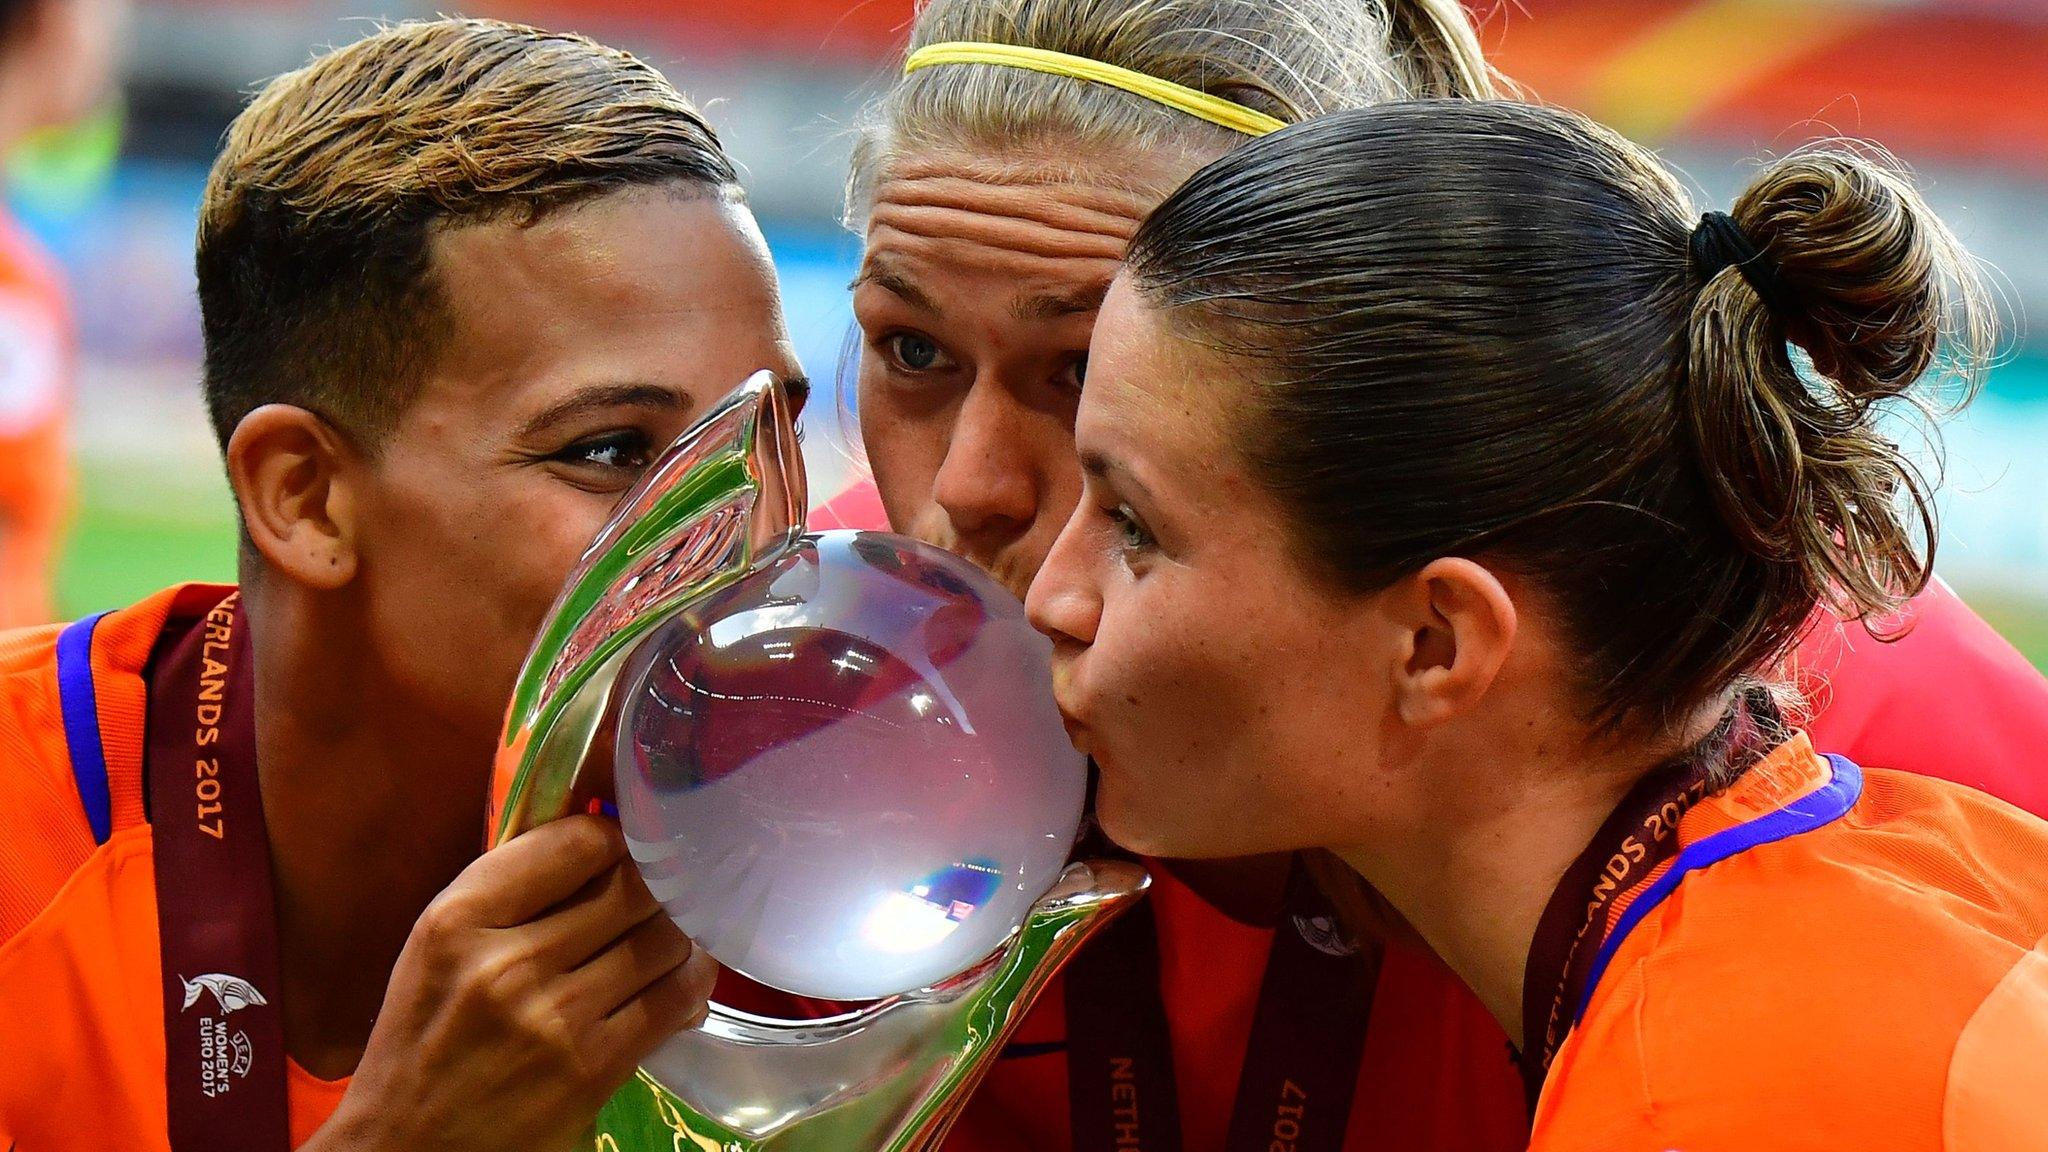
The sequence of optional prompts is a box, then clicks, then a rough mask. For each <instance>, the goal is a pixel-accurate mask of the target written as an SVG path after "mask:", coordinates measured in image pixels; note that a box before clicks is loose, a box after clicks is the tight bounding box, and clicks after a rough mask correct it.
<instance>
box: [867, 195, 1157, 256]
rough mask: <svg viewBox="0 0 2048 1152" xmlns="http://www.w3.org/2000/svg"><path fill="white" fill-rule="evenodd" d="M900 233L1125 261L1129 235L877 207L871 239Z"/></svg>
mask: <svg viewBox="0 0 2048 1152" xmlns="http://www.w3.org/2000/svg"><path fill="white" fill-rule="evenodd" d="M885 231H888V232H897V233H900V234H902V235H903V236H904V237H905V238H906V240H907V241H912V242H914V241H926V242H928V243H931V244H947V243H954V242H963V241H964V242H966V243H970V244H976V245H981V246H984V247H989V248H999V249H1004V250H1007V251H1011V252H1016V253H1019V254H1021V255H1025V256H1043V257H1050V258H1053V259H1077V258H1078V259H1095V260H1107V261H1111V262H1113V263H1122V261H1123V257H1124V250H1125V248H1126V247H1127V246H1128V241H1129V235H1128V234H1127V233H1124V232H1121V231H1118V232H1096V231H1091V230H1087V229H1074V228H1065V227H1061V226H1059V225H1056V224H1045V223H1042V222H1039V221H1035V220H1025V219H1019V218H1016V217H1006V216H996V215H991V214H989V213H986V212H978V211H974V210H971V209H965V210H963V209H950V208H903V207H898V208H893V209H890V210H888V211H883V210H881V209H877V210H876V212H875V214H874V216H873V217H872V218H871V220H870V222H869V228H868V242H869V245H870V246H873V245H874V243H875V242H876V240H877V239H878V233H881V232H885Z"/></svg>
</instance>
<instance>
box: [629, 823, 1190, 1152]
mask: <svg viewBox="0 0 2048 1152" xmlns="http://www.w3.org/2000/svg"><path fill="white" fill-rule="evenodd" d="M1150 884H1151V878H1150V877H1149V876H1147V875H1146V874H1145V871H1144V869H1142V868H1140V867H1139V866H1137V865H1136V864H1133V863H1129V862H1126V861H1121V860H1093V861H1087V862H1084V863H1076V864H1071V865H1069V866H1068V867H1067V871H1066V873H1065V874H1064V875H1063V876H1061V877H1060V880H1059V882H1058V883H1057V884H1055V885H1054V886H1053V887H1052V889H1051V890H1050V891H1048V892H1047V893H1046V894H1045V895H1044V896H1043V897H1041V898H1040V899H1039V901H1038V902H1037V903H1036V904H1034V905H1033V906H1032V909H1031V914H1030V916H1029V917H1028V918H1027V919H1026V921H1025V923H1024V926H1023V927H1022V928H1020V929H1019V930H1018V931H1017V933H1016V934H1015V935H1013V936H1012V937H1011V938H1010V940H1009V941H1008V942H1007V943H1006V944H1004V945H1003V947H1002V948H1001V949H999V950H998V951H997V952H996V953H995V954H994V955H992V956H990V957H989V958H988V959H987V960H985V961H983V962H982V963H981V964H979V965H976V966H975V967H974V968H973V969H971V970H969V971H967V972H965V973H962V974H961V975H959V976H956V977H954V978H953V979H951V980H948V981H947V982H945V983H944V984H940V985H938V986H937V987H933V988H927V989H924V990H922V991H918V992H912V993H908V994H905V995H902V996H895V997H891V998H890V999H887V1000H884V1001H882V1002H880V1003H878V1004H875V1005H872V1006H870V1007H867V1008H864V1009H861V1010H860V1011H857V1012H851V1013H847V1014H845V1015H841V1016H834V1017H830V1018H827V1019H823V1020H807V1021H795V1020H770V1019H766V1018H763V1017H759V1016H753V1015H749V1014H747V1013H744V1012H738V1011H734V1010H733V1009H730V1008H726V1007H724V1006H722V1005H719V1004H713V1005H712V1006H711V1014H710V1016H709V1018H708V1019H706V1020H705V1022H704V1024H703V1025H702V1026H701V1027H699V1028H695V1029H691V1030H690V1031H687V1032H682V1033H679V1034H677V1035H676V1036H675V1037H674V1038H672V1039H671V1040H669V1041H668V1043H666V1044H664V1045H663V1046H662V1047H661V1049H660V1050H659V1051H657V1052H656V1053H655V1054H654V1055H653V1056H652V1057H650V1058H649V1059H647V1060H646V1061H645V1062H644V1063H643V1064H642V1065H641V1068H640V1072H639V1074H638V1076H637V1077H636V1078H635V1079H634V1080H633V1081H632V1082H631V1083H629V1084H627V1085H626V1087H625V1088H624V1089H622V1090H621V1091H620V1092H619V1093H618V1094H617V1095H616V1096H614V1097H613V1098H612V1099H611V1101H610V1102H609V1103H608V1104H606V1105H605V1107H604V1111H603V1112H601V1113H600V1114H599V1116H598V1122H597V1129H596V1132H595V1147H596V1148H598V1149H600V1150H607V1152H641V1150H652V1149H657V1148H658V1149H671V1148H676V1149H701V1150H703V1152H928V1150H930V1149H935V1148H937V1147H938V1144H939V1141H940V1140H942V1139H943V1138H944V1137H945V1134H946V1131H947V1130H948V1129H949V1128H951V1127H952V1125H953V1121H954V1120H955V1119H956V1118H958V1116H959V1114H960V1110H961V1109H962V1108H963V1107H965V1106H966V1103H967V1099H968V1096H969V1095H970V1094H971V1093H972V1092H973V1090H974V1087H975V1085H976V1084H977V1083H979V1082H980V1080H981V1078H982V1076H983V1075H985V1074H986V1073H987V1072H988V1069H989V1068H990V1066H991V1065H992V1064H993V1063H994V1061H995V1058H996V1056H997V1055H998V1054H1000V1053H1001V1052H1002V1049H1003V1045H1004V1043H1005V1042H1006V1041H1007V1040H1008V1039H1009V1037H1010V1034H1011V1033H1012V1032H1014V1031H1015V1030H1016V1027H1017V1025H1018V1024H1019V1023H1021V1022H1022V1020H1023V1018H1024V1015H1025V1013H1026V1012H1028V1011H1029V1010H1030V1008H1031V1005H1032V1003H1033V1002H1034V1001H1036V1000H1037V999H1038V996H1039V994H1040V993H1041V992H1043V991H1044V990H1045V987H1046V985H1047V984H1049V983H1050V982H1051V981H1052V978H1053V976H1054V975H1056V974H1057V973H1058V972H1059V970H1060V968H1061V967H1062V966H1064V965H1065V964H1066V962H1067V960H1068V959H1069V958H1071V957H1072V956H1073V954H1074V952H1075V950H1076V949H1078V948H1079V947H1080V946H1081V945H1082V944H1083V943H1085V942H1086V941H1087V940H1088V939H1089V938H1090V937H1092V936H1093V935H1094V934H1095V933H1097V932H1099V931H1100V930H1101V929H1102V928H1103V927H1105V926H1106V925H1108V924H1109V922H1110V921H1111V920H1113V919H1114V918H1115V917H1116V915H1117V914H1118V913H1120V912H1122V911H1123V910H1125V909H1126V908H1128V907H1130V906H1131V905H1132V904H1133V903H1135V902H1136V901H1137V900H1138V899H1139V898H1140V897H1142V896H1143V895H1144V893H1145V890H1146V888H1147V887H1148V886H1150Z"/></svg>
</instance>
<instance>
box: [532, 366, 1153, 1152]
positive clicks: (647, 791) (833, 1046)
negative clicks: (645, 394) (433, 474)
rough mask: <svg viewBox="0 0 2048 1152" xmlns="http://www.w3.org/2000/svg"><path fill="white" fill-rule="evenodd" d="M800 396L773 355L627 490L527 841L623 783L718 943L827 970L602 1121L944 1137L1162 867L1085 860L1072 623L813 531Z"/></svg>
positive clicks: (785, 976) (970, 569) (687, 900)
mask: <svg viewBox="0 0 2048 1152" xmlns="http://www.w3.org/2000/svg"><path fill="white" fill-rule="evenodd" d="M804 505H805V495H804V477H803V470H802V463H801V458H800V456H799V455H798V453H797V451H796V444H795V432H794V427H793V424H792V421H791V417H790V414H789V412H788V410H787V407H786V405H785V404H784V403H783V401H782V391H781V389H780V388H779V387H778V386H777V385H776V384H775V382H774V380H773V379H772V378H771V377H769V376H768V375H767V374H765V373H763V374H759V375H757V376H755V377H754V378H753V379H751V380H749V381H748V382H747V384H746V385H744V386H742V387H741V388H740V389H739V390H738V391H736V392H735V393H733V395H732V396H730V397H728V398H727V399H726V400H725V401H724V402H723V403H721V404H720V405H719V406H718V407H717V408H716V409H715V410H713V411H712V412H711V413H710V414H709V415H707V416H706V417H705V418H704V419H703V420H701V421H700V422H699V423H698V424H697V426H696V427H694V428H692V429H691V430H690V431H689V432H687V433H685V434H684V436H683V437H682V438H681V439H680V440H678V441H677V442H676V444H675V446H674V447H672V448H670V449H669V451H668V452H667V453H665V454H664V455H663V457H662V459H661V460H659V461H657V462H656V464H655V465H654V467H653V468H651V469H650V470H649V473H648V475H647V476H646V477H645V478H644V479H643V480H642V481H641V482H640V483H639V484H638V485H637V486H636V487H635V488H634V489H633V491H632V492H629V493H628V494H627V495H626V497H625V498H624V499H623V500H622V501H621V503H620V508H619V511H618V512H617V513H616V514H615V516H614V517H613V519H612V521H611V522H610V523H609V524H607V525H606V527H605V528H604V530H603V531H602V532H600V534H599V535H598V538H597V540H596V542H595V543H593V544H592V546H591V548H590V550H589V551H588V552H586V553H585V555H584V558H583V561H582V562H581V564H579V566H578V568H577V570H576V572H575V573H574V574H572V575H571V577H570V580H569V582H568V585H567V586H566V588H565V590H564V591H563V593H562V596H561V598H560V599H559V600H558V601H557V603H556V605H555V608H554V610H553V611H552V612H551V613H550V614H549V617H548V620H547V622H546V624H545V625H544V626H543V628H542V631H541V635H540V638H539V640H538V641H536V643H535V646H534V650H533V652H532V653H531V654H530V655H529V657H528V660H527V664H526V667H525V669H524V670H523V671H522V673H521V675H520V679H519V682H518V685H517V687H516V689H515V692H514V698H513V702H512V707H511V712H510V716H509V718H508V721H507V728H506V737H505V742H504V744H503V746H502V747H501V749H500V753H499V757H498V770H497V773H496V778H495V781H494V785H493V789H492V819H493V827H494V829H495V830H496V832H495V835H496V838H497V839H498V840H501V841H502V840H503V839H506V838H509V837H510V836H513V835H516V834H518V833H519V832H521V831H524V830H525V829H527V828H530V827H532V826H534V825H536V824H539V823H542V822H545V821H547V820H551V819H556V818H559V817H561V816H563V815H567V814H569V813H572V812H580V811H585V810H587V809H588V808H589V807H591V806H593V805H594V804H596V803H599V802H601V801H603V800H604V799H607V798H614V799H616V802H617V805H618V812H619V819H620V823H621V826H622V827H623V828H624V830H625V833H626V837H627V842H628V844H629V845H630V847H631V849H632V853H633V857H634V859H635V861H636V862H637V863H638V865H639V867H640V870H641V873H642V875H643V876H644V877H645V878H646V880H647V883H648V887H649V888H650V890H651V891H653V893H654V894H655V896H656V897H657V898H658V899H659V900H661V902H662V904H663V906H664V908H666V909H667V911H668V912H669V914H670V915H671V916H672V917H674V919H675V920H676V922H677V923H678V924H679V925H681V926H682V928H683V929H684V931H686V932H688V933H689V934H690V935H691V937H692V938H693V939H694V940H695V941H696V942H697V943H698V945H699V946H700V947H703V948H705V949H706V950H707V951H709V952H710V953H711V955H712V956H714V957H715V958H717V959H718V960H719V961H720V963H722V964H724V965H725V966H727V967H729V968H733V969H735V970H737V971H739V972H741V973H743V974H745V975H747V976H750V977H752V978H754V979H755V980H757V981H759V982H761V983H764V984H767V985H770V986H772V987H776V988H781V989H783V990H785V991H790V992H794V993H798V994H801V995H807V996H813V997H822V998H828V999H834V1000H879V1001H880V1002H879V1003H876V1004H873V1005H870V1006H868V1007H865V1008H862V1009H859V1010H856V1011H852V1012H848V1013H846V1014H844V1015H841V1016H837V1017H833V1018H830V1019H826V1020H805V1021H780V1020H769V1019H763V1018H760V1017H754V1016H750V1015H747V1014H745V1013H741V1012H737V1011H733V1010H731V1009H728V1008H725V1007H722V1006H720V1005H717V1004H713V1005H712V1011H711V1016H710V1018H709V1019H708V1020H707V1021H706V1022H705V1024H704V1025H703V1026H702V1027H701V1028H699V1029H694V1030H691V1031H687V1032H682V1033H679V1034H678V1035H677V1036H676V1037H674V1038H673V1039H672V1040H670V1041H669V1042H668V1043H667V1044H666V1045H665V1046H664V1047H663V1048H662V1049H661V1050H660V1051H658V1052H657V1053H656V1054H655V1055H654V1056H653V1057H650V1058H649V1059H648V1060H647V1061H646V1062H645V1063H644V1064H643V1066H642V1069H641V1072H640V1076H639V1078H638V1080H637V1081H636V1082H635V1083H632V1084H629V1085H628V1086H627V1088H626V1089H625V1090H624V1091H622V1092H621V1093H620V1094H619V1096H618V1097H616V1098H614V1100H613V1101H612V1102H611V1103H610V1104H609V1105H607V1106H606V1108H605V1110H604V1112H603V1114H602V1115H600V1117H599V1124H598V1131H597V1132H595V1133H594V1134H593V1139H594V1143H595V1146H596V1147H598V1148H608V1149H615V1150H619V1152H637V1150H639V1149H643V1148H644V1149H654V1148H661V1149H669V1148H673V1147H696V1148H705V1149H721V1150H723V1152H767V1150H770V1149H774V1150H780V1152H807V1150H811V1149H827V1148H829V1149H835V1150H842V1152H864V1150H867V1149H874V1150H877V1152H908V1150H911V1149H929V1148H933V1147H935V1146H936V1145H937V1143H938V1141H939V1140H940V1138H941V1137H943V1135H944V1133H945V1131H946V1128H947V1127H948V1126H949V1125H950V1123H951V1121H952V1118H953V1116H954V1115H955V1114H956V1113H957V1111H958V1108H959V1106H960V1104H961V1103H963V1102H964V1099H965V1095H966V1093H967V1092H968V1091H969V1090H970V1089H971V1088H972V1087H973V1085H974V1084H975V1083H976V1082H977V1081H978V1080H979V1078H980V1076H981V1074H982V1073H983V1072H984V1071H986V1068H987V1066H988V1064H989V1062H990V1061H991V1060H993V1058H994V1056H995V1055H996V1053H997V1052H998V1051H999V1050H1000V1048H1001V1045H1002V1043H1003V1040H1004V1038H1005V1037H1007V1036H1008V1035H1009V1033H1010V1032H1011V1031H1012V1030H1013V1029H1014V1027H1015V1025H1016V1023H1017V1022H1018V1021H1019V1020H1020V1019H1021V1018H1022V1016H1023V1013H1024V1011H1025V1010H1026V1009H1027V1008H1028V1007H1029V1005H1030V1003H1031V1002H1032V1000H1033V999H1035V998H1036V996H1037V994H1038V993H1039V992H1040V991H1041V990H1042V989H1043V988H1044V986H1045V984H1046V983H1047V982H1048V981H1049V980H1050V979H1051V977H1052V975H1053V973H1054V972H1055V971H1056V970H1057V969H1058V967H1059V966H1060V964H1061V963H1063V962H1064V961H1065V960H1066V958H1067V957H1068V956H1070V955H1071V954H1072V952H1073V951H1074V949H1075V948H1077V947H1079V945H1080V944H1081V943H1082V941H1084V940H1085V939H1086V938H1087V937H1088V936H1089V935H1091V934H1092V933H1093V932H1094V931H1095V930H1097V929H1098V928H1100V927H1101V926H1102V925H1103V924H1105V923H1106V922H1107V921H1108V919H1109V918H1110V917H1111V916H1112V915H1114V914H1115V912H1117V911H1119V910H1121V909H1122V908H1123V907H1125V906H1127V905H1128V904H1129V903H1130V902H1131V901H1132V900H1134V899H1136V898H1137V897H1138V896H1139V895H1140V894H1141V893H1142V891H1143V889H1144V887H1145V885H1146V878H1145V876H1144V874H1143V872H1142V871H1140V870H1138V869H1137V868H1136V867H1135V866H1133V865H1129V864H1122V863H1117V862H1090V863H1086V864H1073V865H1068V864H1067V853H1068V851H1069V849H1070V848H1071V846H1072V843H1073V839H1074V834H1075V830H1076V828H1077V826H1078V824H1079V820H1080V815H1081V806H1082V802H1083V793H1084V791H1085V783H1086V769H1085V764H1084V762H1083V760H1082V758H1081V757H1080V755H1079V754H1078V753H1076V752H1075V751H1074V750H1073V749H1072V747H1071V746H1070V745H1069V744H1068V742H1067V739H1066V737H1065V734H1064V732H1063V731H1062V727H1061V724H1060V719H1059V714H1058V711H1057V709H1056V708H1055V707H1054V705H1053V702H1052V695H1051V688H1050V683H1049V675H1048V663H1049V657H1050V650H1049V647H1048V645H1047V642H1046V641H1045V640H1044V639H1043V638H1042V637H1040V636H1038V635H1037V634H1036V633H1035V632H1033V631H1032V629H1031V628H1030V626H1029V625H1028V624H1027V623H1026V621H1025V619H1024V612H1023V607H1022V605H1020V604H1019V603H1018V602H1017V600H1016V598H1015V597H1014V596H1012V595H1011V594H1010V593H1009V592H1008V591H1007V590H1005V589H1004V588H1002V586H1001V585H999V584H997V583H996V582H995V581H993V580H992V579H990V578H989V577H988V576H987V575H986V574H984V573H982V572H981V571H980V570H979V569H977V568H975V567H974V566H973V565H971V564H969V563H967V562H966V561H963V560H960V559H958V558H956V557H954V556H952V555H950V554H948V553H946V552H943V551H941V550H939V549H936V548H932V547H929V546H927V545H924V544H921V543H919V542H917V541H914V540H910V539H907V538H905V537H900V536H892V535H888V534H886V533H857V532H832V533H823V534H814V535H806V534H804V532H803V528H802V515H803V510H804Z"/></svg>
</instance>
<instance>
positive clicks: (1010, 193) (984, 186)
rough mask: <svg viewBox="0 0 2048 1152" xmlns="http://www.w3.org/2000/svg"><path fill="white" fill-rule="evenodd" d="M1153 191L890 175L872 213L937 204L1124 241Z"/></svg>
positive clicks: (1150, 202) (1152, 203)
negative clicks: (896, 178)
mask: <svg viewBox="0 0 2048 1152" xmlns="http://www.w3.org/2000/svg"><path fill="white" fill-rule="evenodd" d="M1158 200H1159V198H1158V197H1156V196H1150V195H1145V194H1142V193H1136V192H1129V191H1124V190H1121V189H1114V188H1103V187H1100V186H1096V185H1088V184H1071V183H1067V184H1031V185H1016V186H1013V185H1001V184H988V183H984V182H982V181H978V180H971V179H967V178H965V177H960V176H927V177H921V178H916V179H903V180H892V181H890V182H889V183H887V184H885V185H883V186H882V187H881V188H880V189H878V191H877V195H876V197H875V207H874V210H875V211H876V212H881V211H883V210H885V209H887V208H890V207H897V208H936V209H953V210H956V211H964V212H971V213H974V214H976V215H981V216H991V217H997V218H1008V219H1013V220H1023V221H1030V222H1032V223H1036V224H1043V225H1046V226H1048V227H1054V228H1062V229H1066V230H1069V231H1075V232H1088V233H1092V234H1095V235H1101V236H1115V237H1118V238H1119V239H1122V240H1125V241H1128V240H1129V239H1130V238H1131V234H1132V233H1133V232H1136V231H1137V229H1138V222H1139V221H1140V220H1141V219H1142V218H1143V217H1144V216H1145V214H1146V213H1148V212H1150V211H1151V210H1152V208H1153V207H1155V206H1156V205H1157V203H1158Z"/></svg>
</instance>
